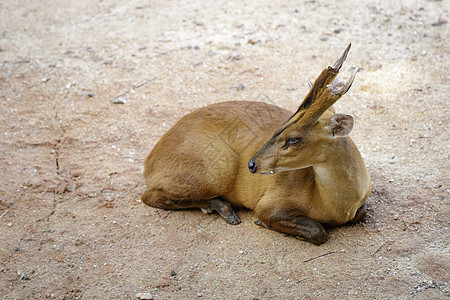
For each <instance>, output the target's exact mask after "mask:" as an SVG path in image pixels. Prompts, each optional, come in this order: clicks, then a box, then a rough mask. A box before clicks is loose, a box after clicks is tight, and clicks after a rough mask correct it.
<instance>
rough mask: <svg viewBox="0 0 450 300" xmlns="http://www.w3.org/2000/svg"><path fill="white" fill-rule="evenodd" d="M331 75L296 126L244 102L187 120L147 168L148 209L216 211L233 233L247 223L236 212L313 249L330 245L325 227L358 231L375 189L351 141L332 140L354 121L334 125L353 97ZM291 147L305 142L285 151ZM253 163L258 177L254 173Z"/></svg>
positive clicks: (277, 112) (273, 109)
mask: <svg viewBox="0 0 450 300" xmlns="http://www.w3.org/2000/svg"><path fill="white" fill-rule="evenodd" d="M346 51H347V52H348V49H347V50H346ZM344 54H345V56H346V53H344ZM341 59H342V57H341ZM344 59H345V58H344ZM338 62H339V61H338ZM340 65H342V63H341V64H340ZM340 65H339V68H340ZM330 68H331V67H329V68H328V69H326V70H324V72H325V73H326V71H327V70H329V69H330ZM331 70H332V72H330V74H328V75H326V74H325V75H323V74H324V72H323V73H322V74H321V76H322V77H323V78H322V79H321V80H320V81H316V83H315V84H314V86H313V88H312V90H313V91H314V95H317V96H315V98H314V99H313V98H311V96H310V94H311V93H310V94H309V95H308V96H307V98H305V101H307V102H304V105H302V106H303V108H302V106H301V107H300V109H299V110H298V111H297V113H296V114H294V116H292V114H291V113H290V112H289V111H287V110H285V109H282V108H280V107H277V106H274V105H269V104H265V103H261V102H247V101H239V102H224V103H218V104H214V105H210V106H207V107H203V108H200V109H198V110H196V111H194V112H192V113H190V114H188V115H187V116H185V117H183V118H182V119H181V120H180V121H179V122H178V123H177V124H175V126H173V127H172V128H171V129H170V130H169V131H168V132H167V133H166V134H165V135H164V136H163V137H162V138H161V140H160V141H159V142H158V143H157V145H156V146H155V148H154V149H153V151H152V152H151V153H150V154H149V156H148V157H147V159H146V160H145V165H144V167H145V168H144V177H145V182H146V185H147V191H146V192H145V193H144V195H143V196H142V200H143V202H144V203H146V204H148V205H151V206H154V207H159V208H165V209H182V208H194V207H198V208H201V209H202V210H203V211H204V212H208V213H209V212H212V211H213V210H215V211H217V212H218V213H219V214H221V215H222V216H223V217H224V218H225V220H226V221H227V222H229V223H231V224H237V223H239V222H240V221H239V218H238V217H237V215H236V214H235V213H234V211H233V209H232V207H231V206H230V204H231V205H233V206H242V207H247V208H249V209H252V210H254V212H255V215H256V216H257V217H258V219H259V220H260V224H262V225H265V226H266V227H268V228H272V229H275V230H278V231H281V232H284V233H288V234H292V235H298V236H302V237H303V238H305V239H306V240H308V241H310V242H312V243H315V244H321V243H323V242H324V241H325V240H326V232H325V229H324V228H323V226H322V225H321V224H326V225H340V224H344V223H346V222H355V221H359V220H360V219H361V218H363V217H364V215H365V209H364V202H365V200H366V199H367V198H368V196H369V194H370V190H371V181H370V176H369V174H368V172H367V170H366V168H365V165H364V162H363V160H362V158H361V155H360V154H359V151H358V149H357V148H356V146H355V145H354V143H353V142H352V140H351V139H350V138H349V137H348V136H334V133H335V132H349V130H351V128H349V130H347V131H346V130H343V129H342V128H340V127H339V126H343V128H344V129H345V128H346V126H348V125H347V123H348V122H349V118H351V116H348V115H341V116H340V115H335V117H333V118H332V119H333V121H332V122H331V124H330V118H331V117H332V116H333V114H334V111H332V108H331V105H332V103H334V102H335V101H337V99H339V98H340V96H342V95H343V94H344V93H345V92H346V90H345V91H344V92H342V91H338V92H337V93H341V94H339V95H338V94H337V93H336V91H335V90H333V89H332V88H328V87H327V86H326V84H328V83H329V82H330V80H331V77H332V78H334V77H335V76H336V74H337V71H338V69H337V70H336V69H333V68H331ZM327 76H328V77H327ZM353 78H354V75H353V77H352V79H351V81H353ZM349 85H351V82H350V83H348V86H347V87H346V88H347V90H348V88H349V87H350V86H349ZM336 95H338V96H336ZM321 97H325V98H327V99H330V100H327V99H324V98H321ZM336 97H337V99H335V98H336ZM317 111H324V112H322V113H320V115H317ZM315 115H316V117H314V116H315ZM304 116H305V117H304ZM341 119H342V120H343V121H342V122H341V123H339V122H340V121H339V120H341ZM286 120H288V121H287V122H286ZM351 121H353V118H351ZM335 122H338V123H337V124H334V123H335ZM351 125H352V126H353V123H352V124H351ZM338 127H339V128H338ZM280 128H281V130H280ZM274 132H275V133H276V134H275V135H272V133H274ZM292 137H300V138H301V142H300V143H299V144H298V145H295V146H288V147H286V141H287V139H288V138H292ZM250 159H252V160H253V161H254V162H255V163H256V165H257V174H252V173H250V171H249V169H248V162H249V160H250ZM266 173H268V174H271V173H273V174H271V175H262V174H266Z"/></svg>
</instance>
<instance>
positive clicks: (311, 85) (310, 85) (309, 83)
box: [306, 78, 313, 89]
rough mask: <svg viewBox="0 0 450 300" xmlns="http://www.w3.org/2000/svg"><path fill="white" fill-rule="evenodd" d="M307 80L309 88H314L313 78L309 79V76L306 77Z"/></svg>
mask: <svg viewBox="0 0 450 300" xmlns="http://www.w3.org/2000/svg"><path fill="white" fill-rule="evenodd" d="M306 82H307V83H308V86H309V89H312V87H313V84H312V82H311V80H309V78H306Z"/></svg>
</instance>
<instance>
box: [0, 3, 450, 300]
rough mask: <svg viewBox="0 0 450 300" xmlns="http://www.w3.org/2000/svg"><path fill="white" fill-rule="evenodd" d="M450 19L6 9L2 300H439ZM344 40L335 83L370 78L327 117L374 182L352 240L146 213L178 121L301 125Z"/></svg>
mask: <svg viewBox="0 0 450 300" xmlns="http://www.w3.org/2000/svg"><path fill="white" fill-rule="evenodd" d="M448 10H449V2H448V1H413V0H408V1H389V2H388V1H381V0H374V1H371V2H367V4H361V1H359V0H350V1H297V2H294V1H290V2H288V1H283V2H277V1H265V0H263V1H246V2H245V3H244V2H243V1H233V0H229V1H226V2H225V1H218V2H214V3H211V2H209V1H204V0H203V1H200V0H198V1H191V0H186V1H159V0H157V1H143V0H132V1H88V0H83V1H63V0H61V1H23V0H21V1H18V0H14V1H12V0H3V1H1V2H0V86H1V90H0V135H1V139H0V172H1V174H2V175H1V176H0V234H1V236H0V297H1V298H3V299H30V298H57V299H81V298H84V299H136V297H137V296H140V297H141V298H154V299H167V298H169V297H173V298H179V299H193V298H201V299H214V298H217V299H274V298H278V299H279V298H282V299H301V298H303V299H330V297H332V296H333V297H336V298H338V299H371V298H372V299H373V298H377V299H409V298H414V299H446V298H449V297H450V288H449V279H450V275H449V270H450V263H449V262H450V259H449V245H448V242H449V231H448V226H449V221H450V218H449V183H450V181H449V176H448V174H449V150H450V149H449V143H448V136H449V97H450V85H449V75H448V74H449V72H450V68H449V67H450V66H449V59H450V46H449V30H448V27H449V24H448V23H447V21H448V20H449V12H448ZM349 42H352V44H353V47H352V49H351V52H350V54H349V57H348V59H347V61H346V64H345V65H344V69H343V70H342V72H341V75H340V76H341V77H340V78H342V79H346V78H347V77H348V76H349V74H350V73H349V69H350V68H351V67H353V66H357V67H360V68H361V72H359V74H358V75H357V77H356V80H355V83H354V85H353V87H352V89H351V91H350V92H349V93H348V94H347V95H345V96H344V97H343V98H342V99H341V100H340V101H339V102H338V104H337V105H336V108H337V110H338V111H339V112H344V113H350V114H353V115H354V117H355V119H356V127H355V129H354V131H353V132H352V138H353V140H354V141H355V143H356V144H357V145H358V147H359V149H360V151H361V152H362V153H363V155H364V159H365V161H366V163H367V165H368V168H369V170H370V172H371V174H372V177H373V181H374V187H373V193H372V196H371V197H370V198H369V200H368V205H369V214H368V217H367V219H366V220H365V221H364V222H363V223H360V224H357V225H353V226H343V227H339V228H334V229H332V230H330V240H329V241H328V242H327V243H325V244H324V245H322V246H314V245H312V244H309V243H306V242H302V241H300V240H298V239H295V238H293V237H289V236H285V235H283V234H280V233H277V232H273V231H270V230H267V229H264V228H261V227H258V226H256V225H255V224H253V220H254V217H253V215H252V213H251V212H250V211H246V210H240V211H239V215H240V217H241V219H242V223H241V224H240V225H237V226H231V225H228V224H226V223H225V222H224V221H223V220H222V219H221V218H220V217H218V216H217V215H204V214H202V213H201V212H200V211H197V210H194V211H164V210H159V209H154V208H151V207H148V206H146V205H144V204H143V203H141V202H140V200H139V199H140V195H141V193H142V192H143V190H144V186H143V179H142V175H141V172H142V165H143V161H144V159H145V157H146V156H147V154H148V153H149V152H150V150H151V149H152V147H153V146H154V145H155V143H156V142H157V141H158V139H159V138H160V137H161V136H162V135H163V134H164V132H166V131H167V130H168V128H170V126H171V125H173V124H174V123H175V122H176V121H177V120H178V119H179V118H180V117H181V116H183V115H185V114H187V113H188V112H190V111H192V110H193V109H195V108H197V107H201V106H204V105H207V104H211V103H216V102H220V101H226V100H258V101H265V102H268V103H273V104H276V105H279V106H282V107H285V108H288V109H290V110H295V109H296V107H297V106H298V105H299V103H300V102H301V100H302V99H303V97H304V96H305V95H306V93H307V90H308V86H307V84H306V80H305V79H306V78H307V77H308V78H310V79H314V78H315V77H316V76H318V74H319V73H320V71H321V70H322V69H323V68H324V67H326V66H328V65H330V64H332V63H334V61H335V60H336V58H337V57H338V56H339V55H340V54H341V52H342V51H343V49H344V48H345V47H346V45H347V44H348V43H349ZM240 85H241V86H240ZM118 96H119V101H122V102H123V100H125V101H126V103H125V104H113V102H112V100H113V99H114V98H116V97H118ZM116 100H117V99H116ZM140 293H149V294H140ZM150 296H151V297H150Z"/></svg>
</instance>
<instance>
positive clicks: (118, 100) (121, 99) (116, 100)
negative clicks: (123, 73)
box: [112, 97, 127, 104]
mask: <svg viewBox="0 0 450 300" xmlns="http://www.w3.org/2000/svg"><path fill="white" fill-rule="evenodd" d="M112 103H113V104H126V103H127V100H126V99H125V98H122V97H119V98H115V99H112Z"/></svg>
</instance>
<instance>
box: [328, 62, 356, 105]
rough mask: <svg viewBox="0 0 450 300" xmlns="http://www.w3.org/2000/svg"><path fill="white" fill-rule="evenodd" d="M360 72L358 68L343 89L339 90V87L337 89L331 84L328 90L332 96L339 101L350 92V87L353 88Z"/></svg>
mask: <svg viewBox="0 0 450 300" xmlns="http://www.w3.org/2000/svg"><path fill="white" fill-rule="evenodd" d="M358 71H359V69H358V68H354V69H353V71H352V74H351V75H350V78H349V79H348V80H347V82H346V83H345V85H344V86H343V87H341V88H340V89H338V88H337V87H335V86H334V85H331V84H329V85H327V88H328V90H329V91H330V94H331V95H332V96H335V97H338V99H339V98H340V97H342V96H343V95H344V94H345V93H347V92H348V90H349V89H350V87H351V86H352V84H353V80H355V77H356V73H358Z"/></svg>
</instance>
